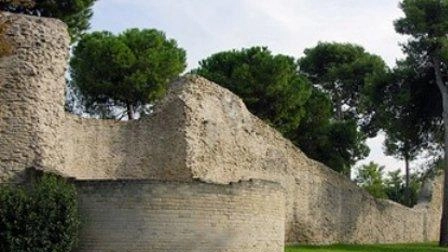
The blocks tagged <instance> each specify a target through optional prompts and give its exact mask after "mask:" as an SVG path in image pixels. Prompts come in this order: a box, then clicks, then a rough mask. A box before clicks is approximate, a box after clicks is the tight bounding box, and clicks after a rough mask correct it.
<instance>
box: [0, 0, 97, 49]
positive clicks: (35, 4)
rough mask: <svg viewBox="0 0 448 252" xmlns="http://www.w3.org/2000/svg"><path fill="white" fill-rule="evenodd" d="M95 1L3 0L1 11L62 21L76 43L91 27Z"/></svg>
mask: <svg viewBox="0 0 448 252" xmlns="http://www.w3.org/2000/svg"><path fill="white" fill-rule="evenodd" d="M95 1H96V0H58V1H54V0H3V1H0V10H2V11H9V12H15V13H25V14H31V15H37V16H43V17H52V18H58V19H61V20H62V21H64V22H65V23H66V24H67V26H68V30H69V33H70V37H71V39H72V42H75V41H77V40H78V39H79V38H80V37H81V36H82V35H83V34H84V32H85V31H86V30H88V29H89V27H90V22H89V20H90V18H91V17H92V15H93V12H92V6H93V4H94V3H95Z"/></svg>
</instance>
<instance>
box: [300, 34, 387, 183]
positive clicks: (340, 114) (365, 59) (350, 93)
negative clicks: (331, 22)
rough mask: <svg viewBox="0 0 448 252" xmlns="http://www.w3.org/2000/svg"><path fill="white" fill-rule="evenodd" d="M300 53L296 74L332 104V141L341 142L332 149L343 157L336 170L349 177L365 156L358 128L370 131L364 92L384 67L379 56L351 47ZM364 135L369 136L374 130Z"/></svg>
mask: <svg viewBox="0 0 448 252" xmlns="http://www.w3.org/2000/svg"><path fill="white" fill-rule="evenodd" d="M304 53H305V56H304V57H302V58H301V59H299V65H300V72H301V73H303V74H304V75H305V76H307V77H308V78H309V79H310V80H311V81H312V82H313V84H314V86H315V88H317V89H320V90H322V91H323V92H325V93H327V94H328V95H329V97H330V99H331V101H332V109H333V110H334V114H333V131H338V133H337V134H336V135H338V136H339V139H334V140H335V141H338V140H339V141H344V142H345V143H343V144H340V142H339V143H338V142H336V143H337V144H338V145H341V146H339V148H336V149H338V151H339V152H340V153H341V154H340V155H339V156H340V157H343V156H345V158H342V159H340V161H339V162H337V163H338V164H339V166H340V167H339V169H340V170H341V171H343V173H344V174H345V175H346V176H348V177H350V174H351V171H350V170H351V169H350V167H351V165H353V164H354V163H355V162H356V160H359V159H361V158H364V157H365V156H366V155H367V154H368V148H367V146H366V145H365V143H364V142H365V139H366V136H364V134H363V133H362V132H360V131H359V130H358V126H361V127H362V128H363V129H365V131H368V130H367V129H370V125H371V120H370V119H371V118H372V115H373V113H372V111H373V108H374V106H370V107H368V106H366V104H368V103H365V102H363V100H364V96H365V94H364V92H365V90H366V89H367V88H369V87H370V86H372V85H374V84H375V82H376V81H377V79H380V80H381V78H383V76H384V75H385V73H386V70H387V67H386V65H385V63H384V61H383V60H382V59H381V58H380V57H378V56H376V55H372V54H369V53H367V52H365V50H364V49H363V48H362V47H360V46H357V45H353V44H341V43H324V42H319V43H318V45H317V46H315V47H313V48H309V49H306V50H305V52H304ZM354 122H355V123H354ZM367 133H370V134H371V135H373V134H375V133H376V131H371V130H369V131H368V132H367ZM332 135H333V136H334V135H335V134H334V133H333V134H332ZM341 136H344V137H343V138H341ZM330 143H332V144H335V143H334V142H330ZM333 149H334V148H333ZM322 154H323V155H325V153H322ZM342 161H345V162H342ZM341 166H342V167H341Z"/></svg>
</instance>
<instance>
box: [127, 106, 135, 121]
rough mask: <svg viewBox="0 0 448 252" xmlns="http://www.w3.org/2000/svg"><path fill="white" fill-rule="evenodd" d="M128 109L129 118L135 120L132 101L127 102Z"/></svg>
mask: <svg viewBox="0 0 448 252" xmlns="http://www.w3.org/2000/svg"><path fill="white" fill-rule="evenodd" d="M126 111H127V113H128V120H134V106H132V104H131V103H129V102H128V103H126Z"/></svg>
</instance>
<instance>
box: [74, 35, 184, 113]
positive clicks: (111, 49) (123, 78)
mask: <svg viewBox="0 0 448 252" xmlns="http://www.w3.org/2000/svg"><path fill="white" fill-rule="evenodd" d="M185 58H186V53H185V51H184V50H183V49H181V48H179V47H178V46H177V43H176V41H175V40H173V39H167V38H166V37H165V34H164V33H163V32H161V31H157V30H154V29H143V30H139V29H129V30H126V31H124V32H123V33H121V34H119V35H114V34H112V33H110V32H106V31H103V32H94V33H92V34H88V35H85V36H84V37H83V38H82V39H81V40H80V41H79V43H78V44H77V45H76V47H75V48H74V50H73V57H72V59H71V61H70V67H71V77H72V81H73V85H74V86H76V87H77V88H79V90H80V92H81V93H82V95H83V97H84V99H85V105H86V107H87V108H93V109H96V108H99V107H102V106H101V105H111V107H110V108H109V109H113V108H116V107H125V108H126V112H127V115H128V119H134V114H135V112H139V111H142V108H143V106H144V105H145V104H148V103H152V102H154V101H155V100H157V99H160V98H161V97H163V95H164V94H165V92H166V89H167V85H168V84H169V82H170V81H172V80H173V79H174V78H177V77H178V76H179V74H180V73H182V72H183V71H184V69H185V67H186V63H185V61H186V60H185ZM103 107H104V106H103Z"/></svg>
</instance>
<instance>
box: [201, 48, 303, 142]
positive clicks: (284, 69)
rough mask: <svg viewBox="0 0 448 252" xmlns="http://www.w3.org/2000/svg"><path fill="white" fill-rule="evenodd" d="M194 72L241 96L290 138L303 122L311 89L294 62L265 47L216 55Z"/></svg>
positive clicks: (249, 105)
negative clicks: (290, 133) (273, 53)
mask: <svg viewBox="0 0 448 252" xmlns="http://www.w3.org/2000/svg"><path fill="white" fill-rule="evenodd" d="M199 65H200V67H199V68H198V69H196V70H194V71H193V72H195V73H197V74H199V75H201V76H203V77H205V78H207V79H209V80H211V81H214V82H216V83H218V84H219V85H222V86H223V87H225V88H228V89H230V90H231V91H232V92H234V93H235V94H237V95H238V96H240V97H241V98H242V99H243V101H244V103H245V104H246V106H247V108H248V109H249V110H250V111H251V112H252V113H254V114H255V115H257V116H258V117H260V118H261V119H263V120H265V121H266V122H268V123H269V124H270V125H272V126H274V127H275V128H276V129H278V130H280V131H281V132H282V133H284V134H287V133H288V132H290V131H291V130H293V129H295V128H296V127H297V126H298V125H299V124H300V121H301V120H302V118H303V116H304V113H305V109H304V105H305V103H306V101H307V99H308V97H309V96H310V92H311V86H310V84H309V82H308V80H307V79H306V78H304V77H303V76H301V75H299V74H297V71H296V70H297V65H296V63H295V62H294V59H293V58H292V57H289V56H285V55H272V53H271V52H270V51H269V50H268V49H267V48H263V47H252V48H249V49H242V50H239V51H238V50H233V51H227V52H220V53H216V54H214V55H212V56H210V57H208V58H207V59H204V60H202V61H201V62H200V63H199Z"/></svg>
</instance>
